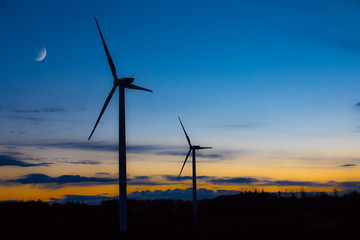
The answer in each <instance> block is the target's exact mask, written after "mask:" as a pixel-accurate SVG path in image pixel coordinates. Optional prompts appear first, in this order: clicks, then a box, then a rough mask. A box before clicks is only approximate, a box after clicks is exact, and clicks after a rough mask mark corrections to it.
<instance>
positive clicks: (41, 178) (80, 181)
mask: <svg viewBox="0 0 360 240" xmlns="http://www.w3.org/2000/svg"><path fill="white" fill-rule="evenodd" d="M117 180H118V179H117V178H100V177H84V176H80V175H61V176H59V177H50V176H48V175H45V174H40V173H32V174H28V175H25V176H23V177H21V178H18V179H13V180H7V181H5V183H14V184H16V183H17V184H42V185H43V186H42V187H43V188H58V187H62V185H67V184H71V185H78V186H79V185H80V186H81V185H85V184H86V185H98V184H113V183H116V182H117Z"/></svg>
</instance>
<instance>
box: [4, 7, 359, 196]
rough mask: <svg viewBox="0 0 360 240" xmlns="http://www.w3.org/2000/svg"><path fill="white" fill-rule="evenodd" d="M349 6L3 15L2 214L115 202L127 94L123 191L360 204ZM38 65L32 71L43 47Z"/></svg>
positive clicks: (355, 55) (355, 63) (10, 10)
mask: <svg viewBox="0 0 360 240" xmlns="http://www.w3.org/2000/svg"><path fill="white" fill-rule="evenodd" d="M359 16H360V4H359V2H358V1H350V0H349V1H340V0H326V1H325V0H324V1H322V0H319V1H304V0H295V1H285V0H283V1H281V0H274V1H265V0H262V1H260V0H259V1H257V0H255V1H227V0H222V1H220V0H219V1H209V0H207V1H205V0H204V1H198V0H195V1H190V0H181V1H180V0H174V1H165V0H164V1H158V0H154V1H145V0H143V1H136V0H132V1H130V0H126V1H125V0H123V1H16V0H14V1H10V0H5V1H1V2H0V31H1V38H0V46H1V54H0V200H32V199H42V200H45V201H49V200H56V201H65V200H73V199H75V200H84V201H87V200H89V199H90V200H94V199H107V198H111V197H114V196H117V195H118V185H117V181H118V180H117V179H118V165H117V164H118V160H117V158H118V156H117V139H118V95H117V93H115V95H114V97H113V99H112V101H111V102H110V104H109V106H108V108H107V111H106V112H105V114H104V115H103V117H102V121H101V122H100V124H99V126H98V127H97V129H96V131H95V134H94V135H93V137H92V139H91V141H87V138H88V137H89V134H90V132H91V130H92V128H93V126H94V124H95V121H96V119H97V117H98V114H99V113H100V110H101V108H102V106H103V104H104V102H105V99H106V97H107V95H108V94H109V92H110V90H111V88H112V84H113V80H112V75H111V71H110V69H109V66H108V62H107V59H106V55H105V52H104V49H103V46H102V43H101V39H100V36H99V33H98V30H97V27H96V24H95V21H94V17H96V18H97V19H98V22H99V24H100V27H101V30H102V33H103V35H104V38H105V41H106V43H107V46H108V48H109V51H110V53H111V55H112V58H113V60H114V63H115V66H116V68H117V74H118V76H119V77H134V78H135V82H134V84H136V85H139V86H142V87H145V88H148V89H151V90H153V91H154V92H153V93H148V92H142V91H133V90H129V89H127V90H126V94H125V95H126V121H127V122H126V123H127V126H126V130H127V148H128V152H127V168H128V169H127V173H128V193H129V197H133V198H156V197H164V198H177V197H179V198H191V193H190V191H189V188H190V187H191V186H192V185H191V180H190V176H191V164H187V166H186V167H185V169H184V171H183V174H182V175H183V178H182V179H181V180H180V181H178V180H177V179H176V176H177V175H178V174H179V171H180V169H181V166H182V163H183V161H184V158H185V155H186V153H187V151H188V146H187V142H186V138H185V136H184V133H183V132H182V129H181V126H180V124H179V121H178V116H180V117H181V119H182V121H183V123H184V126H185V128H186V130H187V132H188V134H189V136H190V138H191V140H192V142H193V143H194V144H196V145H204V146H212V147H213V149H211V150H202V151H199V152H198V155H197V156H198V162H197V163H198V164H197V172H198V176H199V177H198V188H200V189H201V190H199V195H200V197H212V196H217V195H220V194H231V193H235V192H238V191H244V190H255V189H257V190H261V189H264V190H265V191H269V192H277V191H283V192H296V191H299V190H300V189H305V190H306V191H309V192H313V191H314V192H318V191H328V192H331V191H333V190H334V188H336V189H338V190H339V191H345V192H346V191H353V190H360V168H359V167H360V91H359V89H360V27H359V26H360V18H359ZM43 47H45V48H46V50H47V55H46V57H45V58H44V59H43V60H42V61H35V59H36V57H37V56H38V54H39V52H40V51H41V49H42V48H43Z"/></svg>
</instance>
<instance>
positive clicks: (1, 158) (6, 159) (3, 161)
mask: <svg viewBox="0 0 360 240" xmlns="http://www.w3.org/2000/svg"><path fill="white" fill-rule="evenodd" d="M50 164H51V163H27V162H24V161H22V160H20V159H18V158H15V157H14V156H11V155H0V167H3V166H17V167H40V166H48V165H50Z"/></svg>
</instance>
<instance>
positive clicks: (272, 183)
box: [262, 180, 334, 187]
mask: <svg viewBox="0 0 360 240" xmlns="http://www.w3.org/2000/svg"><path fill="white" fill-rule="evenodd" d="M262 185H263V186H289V187H294V186H301V187H305V186H306V187H332V186H334V184H333V183H332V182H327V183H319V182H311V181H289V180H281V181H266V183H264V184H262Z"/></svg>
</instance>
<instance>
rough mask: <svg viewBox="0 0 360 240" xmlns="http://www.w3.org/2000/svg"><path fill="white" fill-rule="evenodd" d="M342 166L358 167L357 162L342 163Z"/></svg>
mask: <svg viewBox="0 0 360 240" xmlns="http://www.w3.org/2000/svg"><path fill="white" fill-rule="evenodd" d="M340 167H356V164H353V163H348V164H343V165H340Z"/></svg>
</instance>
